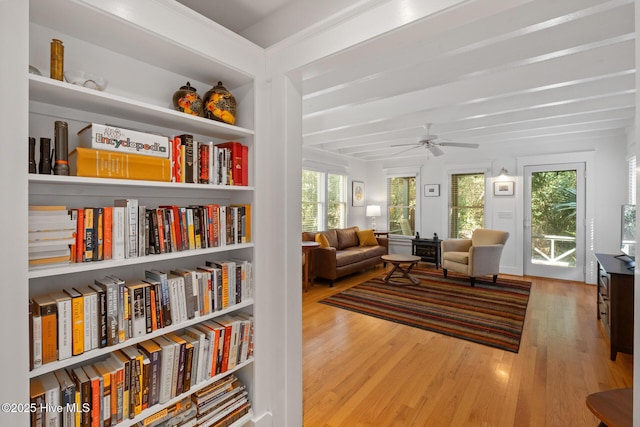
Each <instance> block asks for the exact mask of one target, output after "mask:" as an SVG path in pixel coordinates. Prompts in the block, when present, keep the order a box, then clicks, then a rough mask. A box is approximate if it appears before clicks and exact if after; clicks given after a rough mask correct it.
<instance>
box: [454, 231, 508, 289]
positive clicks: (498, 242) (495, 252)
mask: <svg viewBox="0 0 640 427" xmlns="http://www.w3.org/2000/svg"><path fill="white" fill-rule="evenodd" d="M508 238H509V233H507V232H506V231H500V230H487V229H483V228H478V229H477V230H474V232H473V234H472V235H471V239H448V240H443V241H442V243H441V249H442V269H443V273H444V277H447V270H451V271H455V272H458V273H462V274H465V275H467V276H469V277H470V281H471V286H474V284H475V278H476V277H478V276H490V275H491V276H493V282H494V283H495V282H496V280H498V272H499V270H500V257H501V255H502V249H503V248H504V244H505V243H506V241H507V239H508Z"/></svg>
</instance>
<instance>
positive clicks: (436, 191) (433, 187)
mask: <svg viewBox="0 0 640 427" xmlns="http://www.w3.org/2000/svg"><path fill="white" fill-rule="evenodd" d="M438 196H440V184H425V185H424V197H438Z"/></svg>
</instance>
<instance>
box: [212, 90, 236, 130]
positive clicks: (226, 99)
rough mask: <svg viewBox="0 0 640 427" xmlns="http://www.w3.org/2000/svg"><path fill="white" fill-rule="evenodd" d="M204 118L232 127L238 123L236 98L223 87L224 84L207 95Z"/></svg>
mask: <svg viewBox="0 0 640 427" xmlns="http://www.w3.org/2000/svg"><path fill="white" fill-rule="evenodd" d="M204 116H205V117H206V118H208V119H212V120H217V121H219V122H224V123H228V124H230V125H233V124H235V123H236V98H234V96H233V95H232V94H231V93H230V92H229V91H228V90H227V89H226V88H225V87H224V86H222V82H218V84H217V85H216V86H214V87H212V88H211V89H209V91H207V93H205V95H204Z"/></svg>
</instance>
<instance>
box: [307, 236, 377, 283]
mask: <svg viewBox="0 0 640 427" xmlns="http://www.w3.org/2000/svg"><path fill="white" fill-rule="evenodd" d="M358 231H360V230H359V228H358V227H349V228H342V229H331V230H326V231H321V232H319V233H320V234H323V235H324V236H325V237H326V238H327V241H328V243H329V246H328V247H318V248H315V249H313V250H311V251H309V254H310V255H309V262H310V263H311V264H310V268H309V270H310V274H311V275H312V276H313V277H320V278H323V279H327V280H329V281H330V286H333V282H334V281H335V280H336V279H339V278H341V277H344V276H346V275H348V274H351V273H355V272H357V271H360V270H363V269H365V268H368V267H373V266H375V265H376V264H379V263H381V262H383V261H382V259H381V258H380V257H381V256H382V255H386V254H387V253H389V240H388V239H386V238H382V237H378V238H376V241H377V243H378V244H377V245H371V246H360V239H359V238H358ZM316 234H317V233H313V232H303V233H302V240H303V241H316Z"/></svg>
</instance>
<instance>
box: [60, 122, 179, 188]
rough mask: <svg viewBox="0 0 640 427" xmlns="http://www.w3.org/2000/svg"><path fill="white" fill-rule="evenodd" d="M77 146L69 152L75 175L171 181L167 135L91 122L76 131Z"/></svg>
mask: <svg viewBox="0 0 640 427" xmlns="http://www.w3.org/2000/svg"><path fill="white" fill-rule="evenodd" d="M78 135H79V142H80V145H79V147H77V148H76V149H75V150H73V151H72V152H71V153H70V154H69V167H70V170H71V174H72V175H75V176H84V177H93V178H118V179H134V180H148V181H166V182H169V181H171V159H170V153H171V147H170V144H169V138H167V137H166V136H161V135H154V134H151V133H146V132H136V131H133V130H130V129H123V128H119V127H115V126H110V125H101V124H97V123H92V124H90V125H89V126H87V127H85V128H84V129H82V130H81V131H80V132H78Z"/></svg>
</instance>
